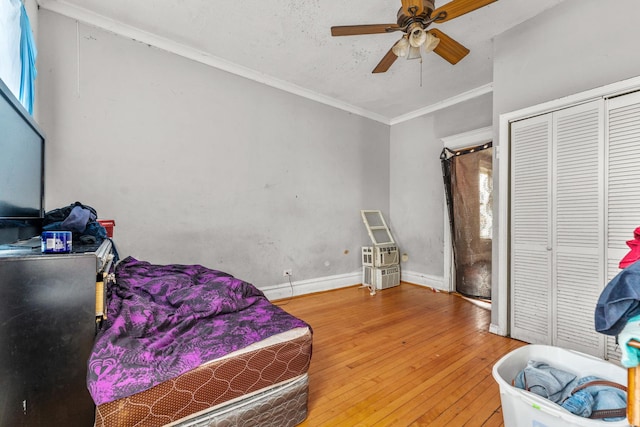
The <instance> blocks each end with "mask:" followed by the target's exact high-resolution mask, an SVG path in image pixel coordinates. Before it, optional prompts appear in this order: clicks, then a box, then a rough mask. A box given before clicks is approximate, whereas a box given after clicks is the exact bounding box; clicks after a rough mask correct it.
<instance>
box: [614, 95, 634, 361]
mask: <svg viewBox="0 0 640 427" xmlns="http://www.w3.org/2000/svg"><path fill="white" fill-rule="evenodd" d="M607 102H608V104H607V121H608V123H607V135H606V138H607V144H606V146H607V173H606V177H607V197H606V206H607V208H606V226H607V231H606V242H607V281H609V280H611V279H612V278H613V277H614V276H615V275H616V274H618V272H619V271H620V269H619V268H618V264H619V263H620V260H621V259H622V258H623V257H624V256H625V255H626V254H627V252H628V251H629V247H628V246H627V245H626V241H627V240H632V239H633V231H634V230H635V229H636V228H637V227H639V226H640V166H639V165H640V93H632V94H629V95H624V96H619V97H616V98H613V99H610V100H608V101H607ZM607 357H608V358H610V359H614V360H619V359H620V352H619V350H618V349H617V347H616V344H615V338H614V337H610V338H608V339H607Z"/></svg>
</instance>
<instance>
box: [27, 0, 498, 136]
mask: <svg viewBox="0 0 640 427" xmlns="http://www.w3.org/2000/svg"><path fill="white" fill-rule="evenodd" d="M37 3H38V6H39V7H41V8H43V9H46V10H49V11H51V12H55V13H58V14H60V15H63V16H66V17H68V18H71V19H75V20H77V21H80V22H83V23H85V24H87V25H91V26H94V27H97V28H101V29H103V30H106V31H109V32H111V33H114V34H117V35H120V36H123V37H127V38H130V39H133V40H136V41H138V42H140V43H144V44H147V45H149V46H153V47H156V48H158V49H161V50H164V51H167V52H170V53H173V54H176V55H180V56H182V57H184V58H188V59H191V60H193V61H197V62H200V63H202V64H205V65H209V66H211V67H214V68H217V69H219V70H222V71H226V72H228V73H231V74H234V75H237V76H240V77H244V78H247V79H249V80H253V81H255V82H257V83H262V84H265V85H267V86H271V87H273V88H276V89H280V90H283V91H285V92H289V93H292V94H294V95H298V96H301V97H303V98H307V99H310V100H312V101H316V102H319V103H321V104H325V105H328V106H330V107H334V108H337V109H340V110H343V111H346V112H349V113H352V114H355V115H358V116H361V117H365V118H368V119H371V120H374V121H377V122H380V123H383V124H386V125H390V126H392V125H395V124H398V123H402V122H405V121H407V120H411V119H414V118H416V117H420V116H423V115H426V114H430V113H433V112H435V111H438V110H441V109H444V108H447V107H451V106H453V105H455V104H458V103H460V102H464V101H467V100H469V99H473V98H476V97H478V96H481V95H484V94H486V93H489V92H492V91H493V83H489V84H486V85H484V86H480V87H478V88H475V89H472V90H470V91H467V92H464V93H461V94H459V95H456V96H453V97H451V98H449V99H445V100H443V101H440V102H437V103H435V104H432V105H430V106H427V107H424V108H420V109H418V110H415V111H413V112H410V113H407V114H403V115H401V116H397V117H395V118H391V119H390V118H389V117H385V116H383V115H381V114H378V113H374V112H372V111H369V110H366V109H364V108H360V107H356V106H355V105H352V104H349V103H346V102H342V101H340V100H338V99H335V98H332V97H329V96H326V95H322V94H320V93H317V92H314V91H311V90H308V89H305V88H303V87H301V86H298V85H295V84H292V83H289V82H286V81H284V80H280V79H277V78H275V77H272V76H270V75H268V74H264V73H260V72H258V71H255V70H252V69H250V68H247V67H243V66H242V65H238V64H235V63H233V62H230V61H227V60H225V59H223V58H220V57H217V56H214V55H211V54H209V53H207V52H204V51H202V50H199V49H195V48H192V47H190V46H187V45H184V44H182V43H178V42H176V41H174V40H170V39H167V38H165V37H161V36H158V35H156V34H153V33H150V32H147V31H143V30H140V29H139V28H135V27H132V26H130V25H127V24H124V23H122V22H118V21H115V20H113V19H110V18H107V17H105V16H103V15H100V14H97V13H95V12H92V11H90V10H88V9H85V8H83V7H79V6H76V5H73V4H70V3H68V2H66V1H64V0H37Z"/></svg>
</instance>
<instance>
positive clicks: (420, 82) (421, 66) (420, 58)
mask: <svg viewBox="0 0 640 427" xmlns="http://www.w3.org/2000/svg"><path fill="white" fill-rule="evenodd" d="M420 87H422V57H420Z"/></svg>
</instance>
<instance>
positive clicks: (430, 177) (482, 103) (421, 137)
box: [390, 94, 492, 289]
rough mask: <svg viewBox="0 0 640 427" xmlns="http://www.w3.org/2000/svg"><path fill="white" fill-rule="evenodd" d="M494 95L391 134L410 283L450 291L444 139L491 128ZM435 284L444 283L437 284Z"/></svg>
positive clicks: (394, 212)
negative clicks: (445, 279) (444, 281)
mask: <svg viewBox="0 0 640 427" xmlns="http://www.w3.org/2000/svg"><path fill="white" fill-rule="evenodd" d="M491 102H492V97H491V94H487V95H483V96H480V97H478V98H475V99H472V100H470V101H467V102H464V103H461V104H457V105H455V106H453V107H449V108H446V109H443V110H439V111H436V112H434V113H431V114H429V115H426V116H421V117H418V118H416V119H413V120H410V121H407V122H404V123H400V124H397V125H394V126H392V128H391V221H390V222H391V226H392V228H393V232H394V235H395V238H396V240H397V243H398V247H399V248H400V251H401V253H406V254H407V256H408V259H407V261H406V262H402V265H401V267H402V271H403V276H408V277H407V280H408V281H413V282H414V283H416V282H417V283H420V284H425V285H433V286H435V287H439V288H441V289H448V284H442V283H441V282H442V276H443V274H444V268H443V266H444V254H443V249H444V209H445V196H444V184H443V180H442V167H441V165H440V152H441V151H442V147H443V145H442V140H441V138H443V137H447V136H451V135H456V134H459V133H463V132H468V131H472V130H475V129H479V128H483V127H487V126H491V114H492V105H491ZM437 282H440V283H439V284H438V283H437Z"/></svg>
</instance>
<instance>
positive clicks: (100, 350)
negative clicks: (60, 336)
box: [87, 257, 308, 405]
mask: <svg viewBox="0 0 640 427" xmlns="http://www.w3.org/2000/svg"><path fill="white" fill-rule="evenodd" d="M116 282H117V283H116V284H113V285H111V286H110V288H109V303H108V309H107V314H108V317H107V320H106V323H105V326H104V327H103V329H102V330H101V331H100V332H99V333H98V335H97V337H96V341H95V344H94V347H93V351H92V354H91V357H90V358H89V361H88V372H87V387H88V388H89V392H90V393H91V396H92V397H93V400H94V401H95V403H96V404H97V405H100V404H103V403H107V402H110V401H113V400H116V399H120V398H122V397H125V396H129V395H132V394H134V393H138V392H141V391H144V390H147V389H149V388H151V387H153V386H154V385H157V384H159V383H161V382H163V381H166V380H169V379H171V378H174V377H176V376H178V375H180V374H182V373H184V372H186V371H189V370H191V369H194V368H196V367H198V366H199V365H201V364H203V363H205V362H207V361H209V360H213V359H216V358H218V357H221V356H224V355H225V354H228V353H231V352H233V351H235V350H238V349H241V348H244V347H246V346H248V345H249V344H252V343H254V342H257V341H260V340H262V339H265V338H267V337H270V336H272V335H275V334H277V333H280V332H284V331H287V330H289V329H292V328H296V327H305V326H308V325H307V324H306V323H305V322H303V321H302V320H300V319H297V318H296V317H293V316H291V315H290V314H288V313H286V312H285V311H284V310H282V309H281V308H279V307H277V306H275V305H273V304H271V303H270V302H269V301H268V300H267V298H266V297H265V296H264V294H263V293H262V292H261V291H260V290H259V289H257V288H256V287H254V286H253V285H251V284H250V283H247V282H244V281H242V280H239V279H236V278H235V277H233V276H231V275H229V274H227V273H223V272H221V271H216V270H210V269H208V268H205V267H203V266H200V265H152V264H150V263H148V262H144V261H138V260H136V259H134V258H131V257H129V258H126V259H125V260H123V261H121V262H120V263H119V264H118V266H117V268H116Z"/></svg>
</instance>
